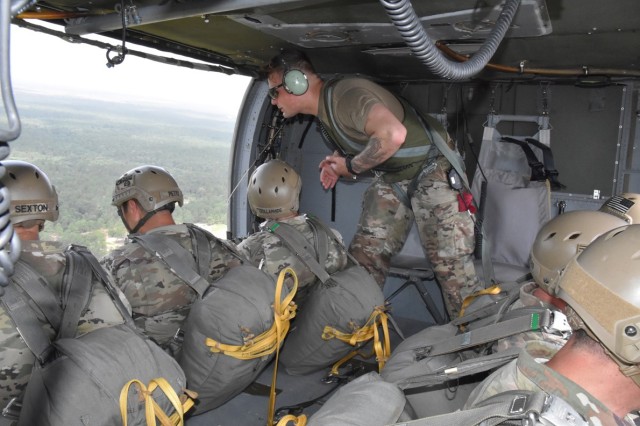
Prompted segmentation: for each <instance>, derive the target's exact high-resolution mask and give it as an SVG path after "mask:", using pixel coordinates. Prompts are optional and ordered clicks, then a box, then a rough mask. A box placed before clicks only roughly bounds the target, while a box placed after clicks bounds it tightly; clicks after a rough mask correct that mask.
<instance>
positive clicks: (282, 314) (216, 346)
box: [205, 268, 298, 359]
mask: <svg viewBox="0 0 640 426" xmlns="http://www.w3.org/2000/svg"><path fill="white" fill-rule="evenodd" d="M287 274H290V275H292V276H293V281H294V284H293V288H292V289H291V291H290V292H289V294H288V295H287V297H286V298H285V299H284V300H283V301H282V302H281V301H280V297H281V296H282V287H283V285H284V279H285V277H286V275H287ZM297 290H298V277H297V276H296V273H295V272H294V271H293V269H291V268H285V269H283V270H282V271H280V275H279V276H278V281H277V283H276V300H275V304H274V313H275V321H274V322H273V325H272V326H271V328H270V329H269V330H267V331H265V332H264V333H261V334H260V335H258V336H257V337H254V338H252V339H249V340H246V341H245V344H244V345H241V346H235V345H226V344H224V343H220V342H217V341H215V340H213V339H211V338H209V337H207V339H206V340H205V345H207V346H208V347H209V348H210V349H211V352H215V353H223V354H225V355H228V356H230V357H233V358H237V359H255V358H261V357H263V356H266V355H270V354H272V353H273V351H275V350H276V349H277V347H278V346H279V342H281V341H282V340H284V336H286V334H287V332H288V331H289V325H290V322H291V319H293V317H295V316H296V309H297V306H296V304H295V303H294V302H293V297H294V296H295V294H296V291H297Z"/></svg>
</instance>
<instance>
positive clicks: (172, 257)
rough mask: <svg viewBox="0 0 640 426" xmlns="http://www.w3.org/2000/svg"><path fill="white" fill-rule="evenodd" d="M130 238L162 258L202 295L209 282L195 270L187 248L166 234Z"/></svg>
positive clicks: (174, 271) (150, 234)
mask: <svg viewBox="0 0 640 426" xmlns="http://www.w3.org/2000/svg"><path fill="white" fill-rule="evenodd" d="M132 240H133V241H136V242H137V243H138V244H140V245H141V246H142V247H143V248H144V249H145V250H147V251H148V252H149V253H152V254H154V255H155V256H157V257H158V258H159V259H160V260H162V261H163V262H164V263H165V264H166V265H167V266H168V267H169V268H170V269H171V271H172V272H173V273H174V274H176V275H177V276H178V278H180V279H181V280H182V281H184V282H185V283H186V284H187V285H188V286H189V287H191V288H192V289H193V290H194V291H195V292H196V293H197V294H198V296H199V297H200V298H202V297H203V296H204V293H205V292H206V291H207V289H208V288H209V285H210V284H209V282H208V281H207V280H206V279H204V278H203V277H202V276H201V275H200V274H198V273H197V272H196V271H195V269H196V264H195V260H194V258H193V256H192V255H191V253H190V252H189V251H188V250H187V249H185V248H184V247H182V246H181V245H180V244H179V243H178V242H176V241H174V240H172V239H171V238H169V237H167V236H166V235H162V234H158V233H149V234H144V235H135V236H132Z"/></svg>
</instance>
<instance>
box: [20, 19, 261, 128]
mask: <svg viewBox="0 0 640 426" xmlns="http://www.w3.org/2000/svg"><path fill="white" fill-rule="evenodd" d="M35 23H36V24H37V25H42V26H46V27H48V28H52V29H55V30H57V31H60V30H61V28H60V27H59V26H56V25H52V24H47V23H44V22H41V21H35ZM85 38H91V39H95V40H100V41H103V42H107V43H109V44H111V45H118V44H119V42H118V41H117V40H113V39H108V38H106V37H100V36H92V37H85ZM10 46H11V56H10V64H11V77H12V83H13V84H12V85H13V88H14V92H25V91H31V92H36V93H46V94H49V95H53V96H56V95H66V96H69V95H74V96H76V97H81V98H86V99H97V100H110V101H120V102H126V103H141V104H154V105H161V106H165V107H167V108H172V107H178V108H180V109H189V110H194V111H201V112H209V113H214V114H219V115H224V116H226V117H227V118H230V119H233V120H235V119H236V115H237V112H238V110H239V108H240V105H241V103H242V101H243V99H244V94H245V91H246V88H247V86H248V83H249V82H250V81H251V79H250V78H249V77H244V76H237V75H231V76H230V75H226V74H221V73H216V72H210V71H201V70H194V69H189V68H185V67H179V66H174V65H168V64H161V63H158V62H154V61H151V60H147V59H143V58H139V57H137V56H133V55H128V56H126V57H125V60H124V61H123V62H122V63H121V64H120V65H117V66H115V67H113V68H107V66H106V62H107V60H106V50H104V49H99V48H97V47H94V46H89V45H85V44H74V43H69V42H67V41H64V40H62V39H60V38H58V37H55V36H51V35H47V34H44V33H38V32H35V31H32V30H29V29H26V28H22V27H19V26H17V25H14V24H12V25H11V28H10ZM130 47H131V48H132V49H134V50H138V51H144V52H150V53H153V54H155V55H161V56H167V57H170V55H168V54H166V53H165V52H160V51H157V50H154V49H149V48H144V47H142V46H135V47H134V46H130ZM171 57H174V56H171ZM178 58H179V59H183V60H188V61H191V62H195V61H193V60H192V59H190V58H180V57H178Z"/></svg>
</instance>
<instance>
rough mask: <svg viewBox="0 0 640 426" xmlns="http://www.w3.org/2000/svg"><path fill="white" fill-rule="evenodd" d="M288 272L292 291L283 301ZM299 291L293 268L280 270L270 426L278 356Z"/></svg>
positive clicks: (269, 425) (274, 305)
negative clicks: (294, 299) (294, 300)
mask: <svg viewBox="0 0 640 426" xmlns="http://www.w3.org/2000/svg"><path fill="white" fill-rule="evenodd" d="M287 274H289V275H291V277H292V278H293V286H292V288H291V291H289V294H288V295H287V297H285V298H284V300H283V301H282V302H281V301H280V299H281V298H282V287H284V279H285V277H286V276H287ZM297 291H298V276H297V275H296V273H295V271H294V270H293V269H291V268H284V269H283V270H282V271H280V275H278V282H277V283H276V297H275V301H274V303H273V315H274V319H275V320H274V326H275V327H276V345H275V346H276V347H275V350H276V359H275V361H274V364H273V377H272V378H271V391H270V392H269V411H268V413H267V425H268V426H271V425H272V424H273V416H274V415H275V410H276V409H275V407H276V376H277V375H278V357H279V356H280V344H281V343H282V341H283V340H284V338H285V336H286V335H287V332H288V331H289V326H290V324H291V320H292V319H293V317H295V316H296V309H297V306H296V304H295V303H294V302H293V297H294V296H295V295H296V292H297ZM293 417H295V416H293ZM300 417H303V416H300ZM304 417H305V419H304V423H301V424H300V425H301V426H304V424H306V416H304Z"/></svg>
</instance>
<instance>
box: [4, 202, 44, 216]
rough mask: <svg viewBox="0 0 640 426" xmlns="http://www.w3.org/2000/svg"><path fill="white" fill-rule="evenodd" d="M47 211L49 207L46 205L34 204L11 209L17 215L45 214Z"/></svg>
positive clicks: (20, 205) (19, 205)
mask: <svg viewBox="0 0 640 426" xmlns="http://www.w3.org/2000/svg"><path fill="white" fill-rule="evenodd" d="M48 211H49V205H48V204H46V203H35V204H18V205H17V206H14V207H13V212H14V213H17V214H25V213H45V212H48Z"/></svg>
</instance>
